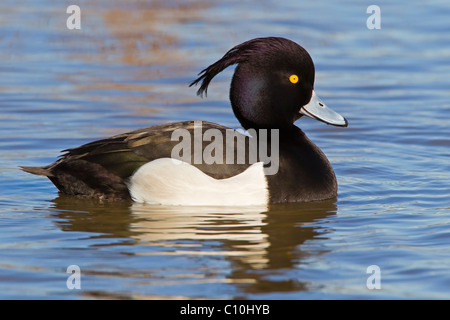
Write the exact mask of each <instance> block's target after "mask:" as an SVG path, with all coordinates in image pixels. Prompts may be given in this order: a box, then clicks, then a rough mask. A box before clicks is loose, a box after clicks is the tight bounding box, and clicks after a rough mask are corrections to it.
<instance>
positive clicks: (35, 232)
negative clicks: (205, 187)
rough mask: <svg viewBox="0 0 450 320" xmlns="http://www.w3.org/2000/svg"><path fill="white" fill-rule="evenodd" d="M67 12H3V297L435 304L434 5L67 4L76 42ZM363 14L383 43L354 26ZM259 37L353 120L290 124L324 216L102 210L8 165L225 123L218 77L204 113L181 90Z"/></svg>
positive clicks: (438, 13) (437, 103) (444, 36)
mask: <svg viewBox="0 0 450 320" xmlns="http://www.w3.org/2000/svg"><path fill="white" fill-rule="evenodd" d="M69 4H71V3H58V4H56V3H55V2H54V1H46V0H41V1H39V2H37V1H21V2H20V3H17V1H12V0H4V1H2V2H1V3H0V72H1V75H2V76H1V77H0V93H1V94H0V181H1V183H0V298H2V299H17V298H18V299H85V298H92V299H96V298H120V299H142V298H161V299H174V298H220V299H237V298H244V299H305V298H307V299H310V298H318V299H324V298H328V299H419V298H425V299H449V298H450V272H449V269H450V102H449V101H450V90H449V88H450V34H449V33H448V30H449V27H450V23H449V20H448V17H449V15H450V5H449V4H448V2H447V1H433V2H431V3H426V4H425V3H424V2H423V1H418V0H415V1H409V2H407V3H406V2H405V3H395V4H394V3H392V2H391V1H378V2H377V3H372V2H364V1H362V2H361V1H346V2H340V4H337V3H336V2H331V1H320V2H318V1H316V2H309V3H306V2H300V1H294V0H292V1H282V2H280V1H269V0H266V1H258V2H257V3H256V2H247V1H221V2H220V3H216V2H210V1H208V2H207V1H204V2H202V1H95V3H93V1H78V3H77V4H78V5H79V6H80V8H81V12H82V18H81V30H68V29H67V27H66V20H67V18H68V17H69V15H68V14H67V13H66V12H65V11H66V8H67V6H68V5H69ZM371 4H376V5H378V6H379V7H380V9H381V29H378V30H377V29H374V30H371V29H368V28H367V25H366V21H367V19H368V18H369V16H370V14H368V13H366V9H367V7H368V6H369V5H371ZM259 36H282V37H286V38H289V39H292V40H294V41H296V42H298V43H300V44H301V45H302V46H304V47H305V48H306V49H307V50H308V51H309V52H310V54H311V56H312V58H313V60H314V62H315V66H316V83H315V90H316V92H317V94H318V95H319V96H320V97H321V98H322V100H324V102H325V103H326V104H327V105H328V106H330V107H332V108H333V109H334V110H336V111H338V112H339V113H340V114H342V115H344V116H345V117H346V118H347V119H348V121H349V127H348V128H335V127H331V126H326V125H325V124H323V123H319V122H317V121H314V120H311V119H305V118H302V119H301V120H300V121H298V122H297V125H298V126H300V127H301V128H302V129H303V130H304V131H305V132H306V134H307V135H308V136H309V137H310V138H311V139H312V140H313V141H314V142H315V143H316V144H317V145H318V146H319V147H320V148H321V149H322V150H323V151H324V152H325V154H326V155H327V157H328V158H329V159H330V161H331V163H332V165H333V167H334V170H335V173H336V176H337V178H338V182H339V196H338V199H337V201H331V202H330V201H325V202H319V203H312V204H293V205H286V206H273V207H270V208H265V207H264V208H259V207H248V208H215V207H204V208H184V207H164V206H143V205H137V204H130V203H102V202H99V201H90V200H83V199H76V198H71V197H66V196H60V195H58V192H57V190H56V188H55V187H54V186H53V185H52V184H51V183H50V182H49V181H48V180H46V179H43V178H40V177H36V176H32V175H29V174H26V173H23V172H21V171H20V170H19V168H18V167H19V166H40V165H46V164H49V163H51V162H53V161H54V160H55V159H57V156H58V155H59V154H60V150H63V149H66V148H70V147H75V146H78V145H80V144H83V143H86V142H90V141H93V140H96V139H98V138H101V137H107V136H110V135H113V134H117V133H121V132H125V131H130V130H134V129H137V128H140V127H144V126H148V125H153V124H160V123H167V122H171V121H179V120H191V119H200V120H207V121H212V122H216V123H220V124H223V125H227V126H230V127H238V126H239V124H238V122H237V120H236V119H235V118H234V115H233V114H232V111H231V108H230V105H229V102H228V85H229V81H230V77H231V75H232V71H233V69H232V68H230V69H229V70H226V71H225V72H224V73H223V74H221V75H220V76H218V77H217V78H216V79H214V80H213V82H212V84H211V86H210V89H209V91H208V98H207V99H200V98H199V97H197V96H196V95H195V92H196V90H195V88H189V87H188V83H189V82H190V81H192V80H193V79H195V77H196V75H197V73H198V72H199V71H201V70H202V69H203V68H204V67H206V66H208V65H209V64H211V63H213V62H214V61H216V60H217V59H219V58H220V57H222V55H223V54H224V53H225V52H226V51H227V50H229V49H230V48H231V47H233V46H234V45H236V44H239V43H241V42H243V41H246V40H249V39H251V38H254V37H259ZM69 265H78V266H79V267H80V270H81V276H80V280H81V289H80V290H78V289H69V288H68V287H67V284H66V280H67V279H68V277H69V274H67V273H66V270H67V267H68V266H69ZM371 265H376V266H378V267H379V270H380V274H379V275H380V277H379V280H380V289H369V288H368V285H367V281H368V279H369V280H370V279H371V278H370V277H371V276H372V275H373V274H372V273H367V268H368V267H369V266H371ZM369 282H370V281H369ZM369 287H370V285H369Z"/></svg>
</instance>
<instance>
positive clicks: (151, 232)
mask: <svg viewBox="0 0 450 320" xmlns="http://www.w3.org/2000/svg"><path fill="white" fill-rule="evenodd" d="M53 202H54V205H53V209H54V210H56V211H55V212H54V215H55V216H57V217H58V218H59V219H58V220H57V222H56V223H57V224H58V225H59V226H60V228H61V229H62V230H63V231H83V232H93V233H96V237H99V236H98V234H99V233H101V234H103V235H102V236H100V237H104V238H112V239H114V238H121V243H126V244H128V245H132V246H139V247H140V249H139V250H138V251H137V252H129V253H127V254H133V255H136V256H142V258H143V263H142V268H145V257H147V256H149V257H155V258H158V257H159V258H161V257H167V258H169V257H170V256H183V257H185V258H186V257H187V258H188V259H187V263H186V266H185V269H180V270H179V271H180V274H178V276H177V277H175V278H174V277H173V274H172V275H171V276H168V278H167V279H166V280H167V284H168V285H171V284H182V283H183V281H186V279H185V278H188V277H189V275H184V272H186V270H189V272H192V270H193V269H194V270H195V268H196V267H197V268H198V270H196V271H198V272H203V273H204V274H203V276H201V277H198V275H197V277H198V279H194V280H193V281H194V282H196V281H198V283H224V282H226V283H231V284H234V285H236V286H239V288H240V290H242V291H243V292H245V293H264V292H274V291H299V290H307V288H306V286H305V284H303V283H301V282H300V281H299V280H298V279H289V278H288V279H283V280H270V278H268V276H271V275H275V276H276V275H277V274H278V273H279V272H280V271H282V270H292V269H295V265H297V264H298V263H301V261H302V259H304V258H305V257H307V253H305V252H303V251H302V249H301V245H302V244H303V243H305V241H307V240H310V239H313V238H314V237H315V236H316V235H318V232H317V231H316V230H315V229H314V227H315V224H314V221H315V220H316V219H323V218H326V217H328V216H330V215H333V214H335V213H336V210H337V208H336V205H335V202H334V201H325V202H315V203H302V204H289V205H276V206H270V207H269V208H267V207H253V208H252V207H247V208H234V207H170V206H150V205H142V204H132V205H130V204H129V203H127V202H118V203H99V202H98V201H95V200H84V199H76V200H74V198H71V197H64V196H61V197H59V198H57V199H55V200H54V201H53ZM110 245H112V246H114V245H117V241H111V244H110ZM146 248H148V250H147V249H146ZM155 248H157V249H156V250H155ZM202 257H216V258H217V259H225V260H226V261H228V262H230V264H229V267H228V268H230V270H229V271H227V272H226V274H227V277H226V279H223V278H220V277H219V278H217V276H214V274H215V273H214V271H212V270H203V269H202V268H204V265H203V264H198V261H199V259H201V258H202ZM124 268H125V270H124ZM124 268H121V270H122V272H121V273H122V275H123V276H124V277H129V275H127V273H128V272H127V270H126V266H125V267H124ZM95 272H96V273H97V274H99V272H100V273H101V271H98V270H96V271H95ZM159 272H160V273H161V271H160V270H159ZM135 273H136V270H134V269H130V270H129V274H131V275H132V274H135ZM149 274H151V272H149ZM119 276H120V275H119ZM153 280H154V279H148V281H149V284H151V283H153V282H152V281H153ZM105 294H107V293H105Z"/></svg>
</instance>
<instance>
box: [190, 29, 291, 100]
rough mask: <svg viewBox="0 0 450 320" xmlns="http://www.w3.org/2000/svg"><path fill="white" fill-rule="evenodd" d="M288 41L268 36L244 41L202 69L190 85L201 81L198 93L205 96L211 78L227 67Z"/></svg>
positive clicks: (278, 46)
mask: <svg viewBox="0 0 450 320" xmlns="http://www.w3.org/2000/svg"><path fill="white" fill-rule="evenodd" d="M286 41H289V42H291V41H290V40H287V39H283V38H275V37H267V38H256V39H252V40H249V41H246V42H244V43H241V44H239V45H237V46H235V47H234V48H232V49H231V50H229V51H228V52H227V53H226V54H225V55H224V56H223V57H222V59H220V60H219V61H217V62H215V63H213V64H212V65H210V66H209V67H207V68H206V69H204V70H202V72H200V73H199V74H198V75H199V77H198V78H197V79H196V80H194V81H193V82H191V83H190V84H189V87H192V86H193V85H197V84H198V83H199V82H201V85H200V88H199V89H198V91H197V95H198V96H201V97H203V93H204V94H205V96H206V95H207V93H208V86H209V83H210V82H211V80H212V79H213V78H214V77H215V76H216V75H217V74H219V73H220V72H222V71H223V70H224V69H225V68H227V67H229V66H231V65H233V64H236V63H242V62H245V61H248V60H249V58H251V57H253V56H255V55H258V54H261V53H263V52H267V51H268V50H269V49H270V48H272V49H273V48H274V47H277V48H280V47H282V46H283V44H285V42H286Z"/></svg>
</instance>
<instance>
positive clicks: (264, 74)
mask: <svg viewBox="0 0 450 320" xmlns="http://www.w3.org/2000/svg"><path fill="white" fill-rule="evenodd" d="M233 64H237V67H236V70H235V72H234V76H233V79H232V82H231V88H230V100H231V104H232V107H233V111H234V113H235V115H236V117H237V118H238V120H239V121H240V123H241V124H242V126H243V127H244V128H246V129H249V128H255V129H256V128H280V129H284V128H290V127H292V126H293V123H294V121H296V120H297V119H299V118H300V117H301V116H302V115H308V116H311V117H313V118H316V119H318V120H321V121H324V122H326V123H328V124H333V125H337V126H346V125H347V121H346V120H345V119H344V118H343V117H342V116H340V115H339V114H337V113H335V112H334V111H332V110H331V109H329V108H327V107H326V106H325V105H324V104H323V102H322V101H320V99H319V98H318V97H317V96H316V95H315V93H314V76H315V70H314V63H313V61H312V59H311V56H310V55H309V54H308V52H307V51H306V50H305V49H304V48H303V47H301V46H300V45H298V44H297V43H295V42H293V41H291V40H288V39H284V38H276V37H268V38H257V39H253V40H249V41H246V42H244V43H242V44H240V45H237V46H236V47H234V48H232V49H231V50H230V51H228V52H227V53H226V54H225V55H224V56H223V57H222V59H220V60H219V61H217V62H216V63H214V64H212V65H210V66H209V67H208V68H206V69H204V70H203V71H202V72H201V73H200V74H199V75H200V77H199V78H198V79H196V80H195V81H193V82H192V83H191V84H190V85H191V86H192V85H196V84H198V83H199V82H201V85H200V88H199V89H198V91H197V94H198V95H200V96H202V95H203V93H204V94H205V95H206V94H207V90H208V85H209V83H210V82H211V80H212V79H213V78H214V77H215V76H216V75H217V74H218V73H220V72H221V71H222V70H224V69H225V68H227V67H228V66H230V65H233Z"/></svg>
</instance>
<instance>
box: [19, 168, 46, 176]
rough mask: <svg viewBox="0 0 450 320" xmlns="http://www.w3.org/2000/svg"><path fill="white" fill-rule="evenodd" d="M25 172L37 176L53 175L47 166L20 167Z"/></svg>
mask: <svg viewBox="0 0 450 320" xmlns="http://www.w3.org/2000/svg"><path fill="white" fill-rule="evenodd" d="M20 169H22V170H23V171H25V172H28V173H31V174H35V175H38V176H46V177H53V174H52V173H51V172H50V170H49V167H48V166H47V167H20Z"/></svg>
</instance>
